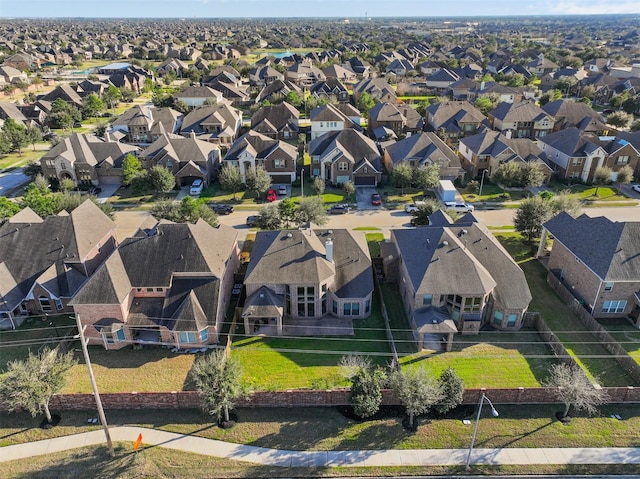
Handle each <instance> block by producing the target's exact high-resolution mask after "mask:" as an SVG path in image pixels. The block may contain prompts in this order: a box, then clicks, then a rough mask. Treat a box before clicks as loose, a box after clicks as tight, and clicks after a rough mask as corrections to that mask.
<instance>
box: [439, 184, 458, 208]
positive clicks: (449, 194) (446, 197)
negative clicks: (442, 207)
mask: <svg viewBox="0 0 640 479" xmlns="http://www.w3.org/2000/svg"><path fill="white" fill-rule="evenodd" d="M437 193H438V198H439V199H440V201H442V202H443V203H447V202H450V201H456V196H457V194H458V191H457V190H456V187H455V186H453V182H452V181H451V180H440V181H439V182H438V189H437Z"/></svg>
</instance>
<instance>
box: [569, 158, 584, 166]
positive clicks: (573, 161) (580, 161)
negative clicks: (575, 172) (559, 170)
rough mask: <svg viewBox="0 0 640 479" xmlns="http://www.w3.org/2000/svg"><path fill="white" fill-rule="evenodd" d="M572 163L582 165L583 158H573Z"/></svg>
mask: <svg viewBox="0 0 640 479" xmlns="http://www.w3.org/2000/svg"><path fill="white" fill-rule="evenodd" d="M571 164H572V165H573V166H580V165H581V164H582V158H572V159H571Z"/></svg>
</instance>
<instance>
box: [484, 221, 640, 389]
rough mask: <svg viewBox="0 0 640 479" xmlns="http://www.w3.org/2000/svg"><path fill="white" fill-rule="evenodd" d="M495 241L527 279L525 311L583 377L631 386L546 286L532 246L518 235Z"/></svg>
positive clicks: (545, 273)
mask: <svg viewBox="0 0 640 479" xmlns="http://www.w3.org/2000/svg"><path fill="white" fill-rule="evenodd" d="M496 237H497V238H498V240H499V241H500V242H501V243H502V245H503V246H504V247H505V248H506V249H507V251H509V253H510V254H511V256H512V257H514V258H515V259H516V261H517V262H518V263H519V264H520V267H521V268H522V270H523V271H524V273H525V275H526V277H527V282H528V283H529V289H530V290H531V294H532V296H533V300H532V301H531V304H530V305H529V311H537V312H539V313H540V314H542V317H543V318H544V320H545V322H546V323H547V326H549V328H551V329H552V330H553V332H554V333H555V334H556V335H557V336H558V338H559V339H560V340H561V341H562V343H563V344H564V346H565V348H566V349H567V351H568V352H569V354H570V355H571V356H573V358H574V359H575V360H576V362H577V363H578V364H579V365H580V366H581V367H582V368H583V370H584V371H585V373H586V374H587V376H588V377H589V378H591V379H592V380H593V379H595V378H598V381H599V382H600V384H601V385H603V386H629V385H634V382H633V380H632V379H631V378H630V377H629V376H628V375H627V373H626V372H625V370H624V369H623V368H622V367H621V366H620V365H619V364H618V362H617V361H616V360H615V359H614V358H612V357H611V356H610V354H609V353H608V352H607V350H606V349H605V348H604V347H603V346H601V345H600V343H598V341H597V339H596V338H595V336H593V335H592V334H591V333H590V332H588V331H587V330H586V328H585V327H584V325H583V324H582V322H581V321H580V320H579V319H578V318H577V317H576V315H575V314H574V313H573V312H572V311H571V310H570V309H569V307H568V306H567V305H566V304H565V303H564V301H562V299H560V297H559V296H558V295H557V294H556V293H555V291H553V290H552V289H551V287H550V286H549V285H548V284H547V270H546V269H545V268H544V266H542V264H540V262H539V261H537V260H535V259H534V258H533V254H534V251H533V249H534V248H535V245H534V247H531V246H529V245H526V244H525V243H524V242H523V241H522V237H521V236H520V235H519V234H518V233H500V234H496Z"/></svg>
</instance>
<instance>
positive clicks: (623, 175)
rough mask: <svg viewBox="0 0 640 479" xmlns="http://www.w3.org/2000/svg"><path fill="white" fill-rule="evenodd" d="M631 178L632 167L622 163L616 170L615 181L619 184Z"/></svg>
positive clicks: (629, 181) (627, 181)
mask: <svg viewBox="0 0 640 479" xmlns="http://www.w3.org/2000/svg"><path fill="white" fill-rule="evenodd" d="M632 180H633V169H632V168H631V167H630V166H629V165H624V166H623V167H622V168H620V169H619V170H618V175H617V176H616V182H618V183H620V184H625V183H631V181H632Z"/></svg>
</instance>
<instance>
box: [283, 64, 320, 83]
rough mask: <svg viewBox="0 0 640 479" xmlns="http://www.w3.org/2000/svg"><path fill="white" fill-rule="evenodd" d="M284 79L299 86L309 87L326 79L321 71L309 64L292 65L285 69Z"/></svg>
mask: <svg viewBox="0 0 640 479" xmlns="http://www.w3.org/2000/svg"><path fill="white" fill-rule="evenodd" d="M285 78H286V79H287V80H289V81H290V82H292V83H295V84H296V85H299V86H300V85H306V86H311V85H313V84H314V83H317V82H319V81H323V80H325V79H326V77H325V75H324V73H322V70H320V69H319V68H317V67H315V66H313V65H311V64H309V63H294V64H293V65H291V66H290V67H289V68H287V71H286V74H285Z"/></svg>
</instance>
